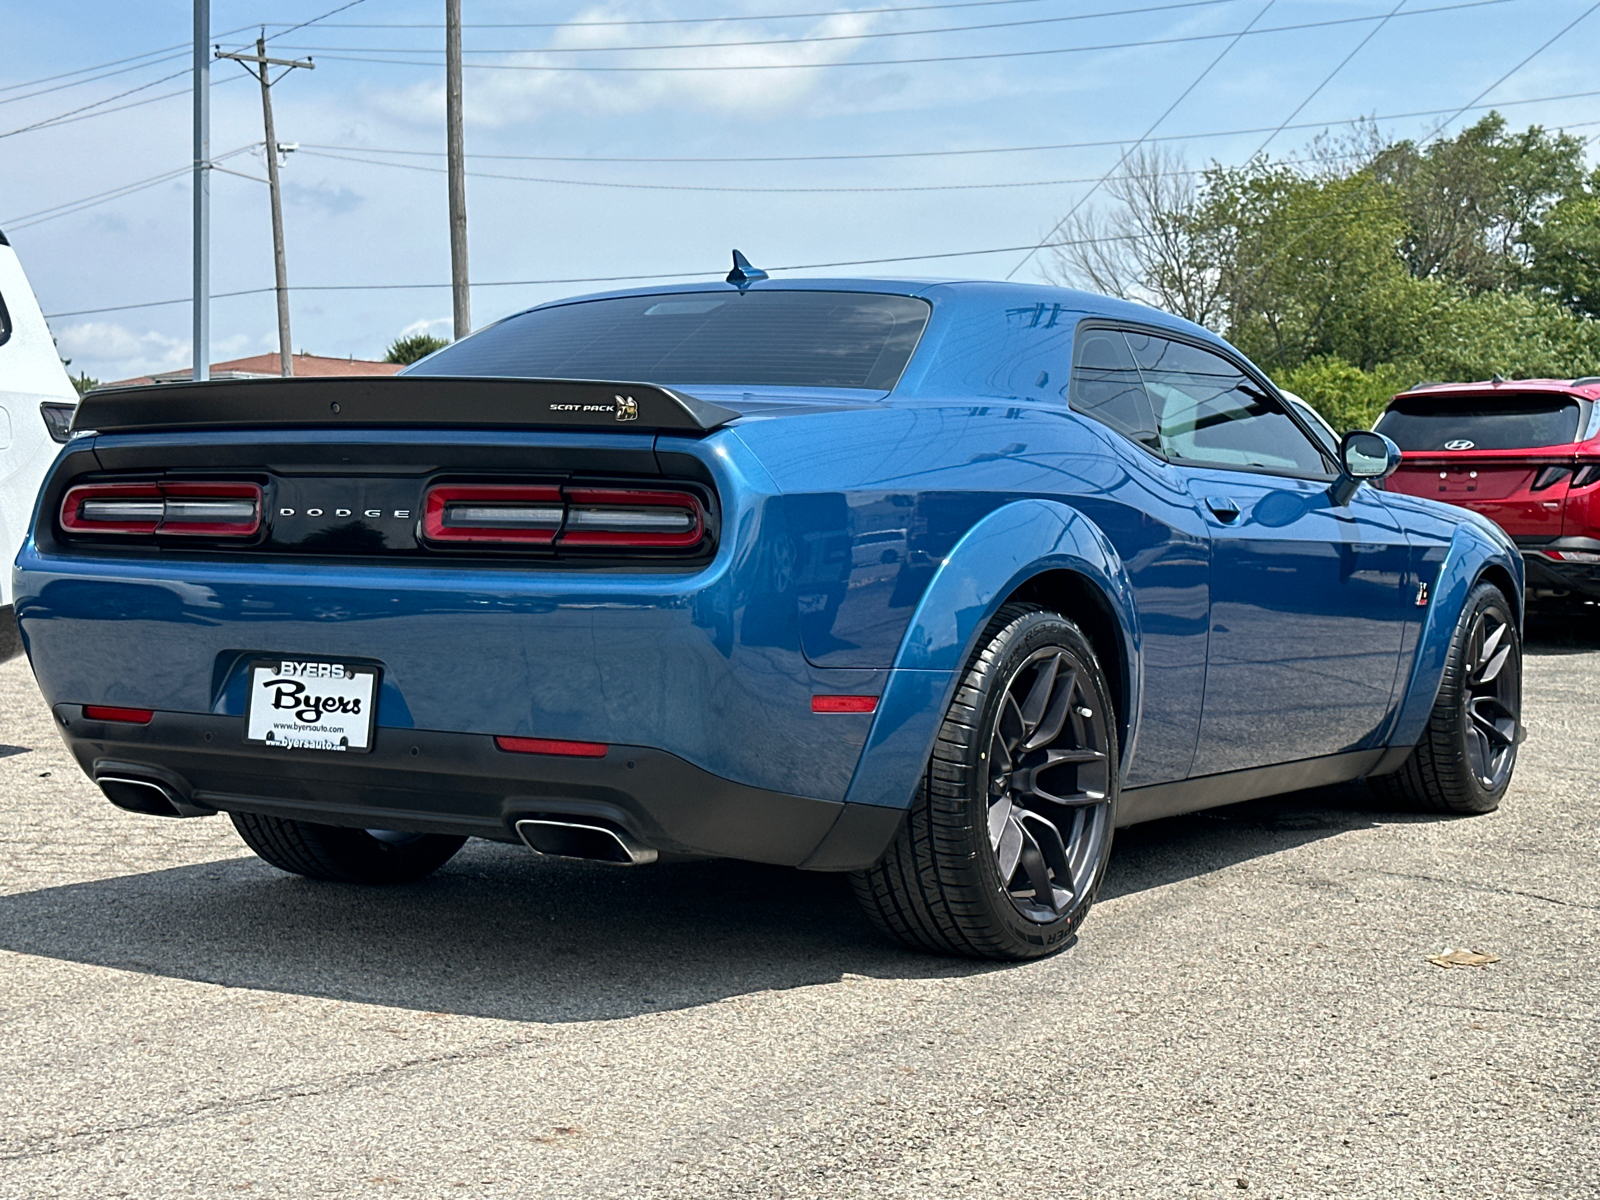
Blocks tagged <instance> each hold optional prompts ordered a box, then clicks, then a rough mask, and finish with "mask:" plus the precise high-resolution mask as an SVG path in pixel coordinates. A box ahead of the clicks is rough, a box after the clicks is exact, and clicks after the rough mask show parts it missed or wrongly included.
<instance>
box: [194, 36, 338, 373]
mask: <svg viewBox="0 0 1600 1200" xmlns="http://www.w3.org/2000/svg"><path fill="white" fill-rule="evenodd" d="M217 57H218V58H231V59H233V60H234V61H236V62H240V63H254V64H255V67H256V70H255V71H253V72H251V74H254V75H257V77H258V78H259V79H260V80H261V119H262V123H263V124H264V125H265V126H266V135H267V187H268V190H269V191H270V192H271V193H272V269H273V274H274V277H275V281H276V285H277V293H278V363H279V367H280V369H281V371H282V373H283V375H284V376H286V377H287V376H290V375H293V374H294V349H293V343H292V342H291V341H290V340H289V267H288V264H287V263H286V262H285V261H284V255H283V197H282V195H281V194H280V191H279V188H278V136H277V133H276V132H275V131H274V130H273V127H272V85H273V84H274V83H276V82H277V80H274V79H270V78H268V76H267V68H268V67H269V66H273V67H283V68H284V73H283V74H284V75H287V74H288V73H289V72H290V71H292V70H294V69H295V68H296V67H303V68H305V69H306V70H308V71H309V70H311V69H312V68H313V66H314V64H313V63H312V62H311V60H310V59H309V58H307V59H288V58H268V57H267V35H266V30H265V29H263V30H262V31H261V36H260V37H258V38H256V52H255V54H254V55H248V54H224V53H223V52H222V51H221V50H218V51H217ZM282 78H283V75H280V76H278V79H282Z"/></svg>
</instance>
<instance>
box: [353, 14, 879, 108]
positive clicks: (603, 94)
mask: <svg viewBox="0 0 1600 1200" xmlns="http://www.w3.org/2000/svg"><path fill="white" fill-rule="evenodd" d="M623 15H637V14H625V13H624V11H623V10H622V9H620V8H592V9H589V10H587V11H584V12H581V13H578V14H575V16H574V17H573V20H574V21H601V20H607V19H611V20H616V19H619V18H620V17H622V16H623ZM876 24H878V17H877V16H876V15H875V14H868V13H841V14H837V15H834V16H830V17H826V18H823V19H822V20H820V21H817V22H815V23H813V24H811V25H809V26H800V25H798V24H796V23H792V22H787V21H785V22H783V23H782V26H781V27H779V26H774V27H772V28H768V27H766V26H764V25H762V24H760V23H759V22H754V21H749V22H745V21H740V22H730V23H716V24H707V25H670V26H665V27H662V28H661V29H659V30H657V29H652V28H651V27H648V26H645V27H640V26H626V25H624V26H588V27H584V26H577V25H568V26H566V27H564V28H562V29H560V30H558V31H557V32H556V35H555V37H554V38H553V39H552V45H553V47H555V48H558V49H576V50H588V49H596V50H599V49H606V48H610V47H624V46H646V45H650V44H660V45H692V46H696V47H697V48H695V49H682V50H632V51H629V50H617V51H616V52H614V53H610V54H598V53H596V54H589V53H571V54H548V53H531V54H506V55H500V56H495V57H492V58H487V59H478V60H477V61H479V62H489V63H495V64H499V65H503V66H516V67H557V66H559V67H572V66H582V65H584V64H586V63H589V62H592V63H593V64H594V65H595V66H601V65H605V66H611V67H635V66H649V67H682V68H686V69H684V70H681V71H641V72H623V71H592V72H589V71H584V72H576V71H541V70H493V71H491V70H479V71H473V70H468V71H467V86H466V87H465V89H464V90H465V93H466V96H465V99H466V109H467V112H466V118H467V123H468V124H469V125H471V126H476V127H479V128H499V127H502V126H506V125H512V124H516V123H519V122H523V121H528V120H532V119H535V118H537V117H540V116H544V115H548V114H551V113H554V112H557V111H560V110H578V111H581V112H588V113H595V114H604V115H608V116H615V115H619V114H625V113H634V112H640V111H644V110H648V109H663V108H690V109H698V110H701V111H710V112H717V113H737V114H741V115H750V116H754V117H770V116H772V115H773V114H774V113H776V112H778V111H780V110H783V109H787V108H792V107H794V106H795V104H797V103H798V102H799V101H801V100H802V99H805V98H806V97H808V96H810V95H812V94H813V93H816V92H818V91H819V90H821V89H822V88H823V87H824V85H825V84H827V83H828V81H829V80H830V78H831V77H832V76H834V74H835V73H834V72H830V71H825V70H821V69H817V70H806V69H805V68H806V67H822V66H825V65H826V64H829V63H836V62H843V61H845V60H847V59H849V58H850V57H851V56H852V55H853V54H855V53H856V52H857V50H858V49H860V48H861V47H862V46H863V45H864V44H865V45H871V44H872V43H862V42H859V41H856V40H853V39H854V37H855V36H857V35H860V34H863V33H867V32H869V31H870V30H871V29H872V28H873V27H874V26H875V25H876ZM801 38H838V39H841V40H838V41H813V42H798V41H797V40H796V39H801ZM768 39H772V40H774V41H775V42H777V44H774V45H768V46H739V45H728V44H727V43H738V42H760V41H766V40H768ZM733 65H739V66H754V67H763V68H771V67H779V68H784V69H780V70H771V69H764V70H752V71H727V70H707V69H706V68H715V67H726V66H733ZM836 82H837V83H839V84H841V85H842V84H844V82H845V81H843V80H837V81H836ZM857 86H859V85H857ZM880 86H882V85H880ZM887 86H888V87H889V88H890V89H891V90H893V89H894V88H896V87H897V86H898V84H897V83H891V84H889V85H887ZM373 102H374V104H375V106H376V107H377V108H379V109H380V110H382V111H384V112H386V113H387V114H388V115H390V116H392V117H396V118H399V119H401V120H406V121H414V122H427V123H434V122H437V121H439V120H440V119H441V117H442V116H443V112H444V89H443V88H442V87H441V86H439V85H438V84H435V83H426V84H415V85H413V86H411V87H409V88H405V89H402V90H400V91H395V92H387V93H378V94H375V95H374V96H373Z"/></svg>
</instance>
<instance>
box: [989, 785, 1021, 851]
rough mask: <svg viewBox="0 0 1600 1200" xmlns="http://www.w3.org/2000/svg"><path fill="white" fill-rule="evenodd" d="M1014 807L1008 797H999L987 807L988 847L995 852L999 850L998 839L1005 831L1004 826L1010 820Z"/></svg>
mask: <svg viewBox="0 0 1600 1200" xmlns="http://www.w3.org/2000/svg"><path fill="white" fill-rule="evenodd" d="M1015 807H1016V806H1015V805H1013V804H1012V803H1011V797H1010V796H1001V797H1000V799H998V800H996V801H995V802H994V803H993V804H991V805H989V845H991V846H993V847H994V848H995V849H996V850H999V849H1000V838H1001V835H1003V834H1004V833H1005V831H1006V825H1007V823H1009V822H1010V820H1011V812H1012V810H1013V809H1014V808H1015Z"/></svg>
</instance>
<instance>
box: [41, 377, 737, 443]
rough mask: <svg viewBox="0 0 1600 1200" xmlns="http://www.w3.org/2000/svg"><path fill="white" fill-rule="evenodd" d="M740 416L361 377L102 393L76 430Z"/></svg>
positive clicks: (510, 387) (595, 394) (590, 387)
mask: <svg viewBox="0 0 1600 1200" xmlns="http://www.w3.org/2000/svg"><path fill="white" fill-rule="evenodd" d="M737 416H739V414H738V413H737V412H735V411H734V410H733V409H731V408H723V407H722V406H721V405H719V404H711V403H709V402H708V401H705V400H697V399H695V398H694V397H693V396H685V395H683V394H682V393H681V392H675V391H673V390H672V389H671V388H664V387H661V386H660V385H658V384H654V383H602V382H599V381H597V380H589V379H464V378H457V377H453V376H445V375H415V376H411V375H357V376H341V377H335V378H332V379H328V378H316V379H226V380H215V381H207V382H205V383H166V384H154V385H150V386H145V387H122V388H99V389H97V390H95V391H92V392H90V393H89V394H88V395H86V396H85V397H84V398H83V399H82V400H81V401H80V402H79V404H78V412H77V415H76V416H75V417H74V418H73V422H72V428H73V429H74V430H95V431H98V432H100V433H130V432H135V431H137V432H145V433H149V432H155V431H160V430H178V429H261V428H282V427H285V426H294V427H298V428H305V427H307V426H311V427H323V428H327V427H356V426H364V427H379V428H395V427H401V428H406V427H410V428H415V427H419V426H424V427H432V428H440V427H443V428H452V429H459V428H484V427H493V428H501V429H518V428H528V427H540V428H554V429H615V430H619V431H624V432H633V431H636V430H637V431H640V432H642V431H644V430H647V429H648V430H671V431H681V432H684V433H704V432H705V431H707V430H710V429H715V428H717V427H718V426H719V425H725V424H726V423H727V422H729V421H731V420H733V419H734V418H735V417H737Z"/></svg>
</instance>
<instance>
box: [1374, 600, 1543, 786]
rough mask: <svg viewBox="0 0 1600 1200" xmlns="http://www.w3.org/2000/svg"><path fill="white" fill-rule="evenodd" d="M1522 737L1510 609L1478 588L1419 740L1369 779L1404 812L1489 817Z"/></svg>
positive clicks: (1518, 648) (1518, 655) (1518, 662)
mask: <svg viewBox="0 0 1600 1200" xmlns="http://www.w3.org/2000/svg"><path fill="white" fill-rule="evenodd" d="M1524 736H1525V733H1524V730H1523V728H1522V638H1521V635H1520V633H1519V632H1518V629H1517V621H1516V612H1515V610H1514V609H1513V608H1512V607H1511V602H1510V601H1509V600H1507V599H1506V596H1505V593H1503V592H1502V591H1500V589H1499V588H1497V587H1495V586H1494V585H1493V584H1492V583H1480V584H1478V585H1477V586H1476V587H1475V588H1473V589H1472V592H1471V594H1470V595H1469V596H1468V597H1467V602H1466V604H1465V605H1464V606H1463V607H1462V610H1461V617H1460V619H1459V620H1458V621H1457V623H1456V629H1455V633H1454V636H1453V637H1452V639H1451V643H1450V651H1449V654H1448V656H1447V657H1446V659H1445V667H1444V675H1443V677H1442V678H1441V679H1440V681H1439V694H1438V697H1437V699H1435V701H1434V704H1433V712H1432V713H1431V714H1430V715H1429V717H1428V725H1427V728H1426V729H1425V730H1424V731H1423V734H1422V738H1421V740H1420V741H1419V742H1418V743H1417V745H1416V747H1415V748H1414V749H1413V750H1412V751H1411V754H1410V757H1408V758H1407V759H1406V760H1405V762H1404V763H1402V764H1401V766H1400V768H1399V770H1397V771H1395V772H1394V773H1393V774H1390V775H1382V776H1378V777H1376V778H1373V779H1370V780H1368V782H1369V783H1370V784H1371V785H1372V788H1373V790H1374V791H1375V792H1377V793H1378V795H1380V796H1382V797H1384V798H1386V799H1388V800H1391V801H1393V802H1395V803H1397V804H1400V805H1403V806H1406V807H1409V808H1420V809H1427V810H1431V811H1434V812H1447V813H1458V814H1461V815H1473V814H1479V813H1487V812H1493V811H1494V810H1495V809H1496V808H1498V807H1499V806H1500V801H1501V799H1502V798H1503V797H1504V796H1505V793H1506V789H1507V788H1508V787H1509V786H1510V785H1511V776H1512V773H1513V772H1514V771H1515V769H1516V765H1517V747H1518V746H1519V745H1520V744H1521V743H1522V740H1523V737H1524Z"/></svg>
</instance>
